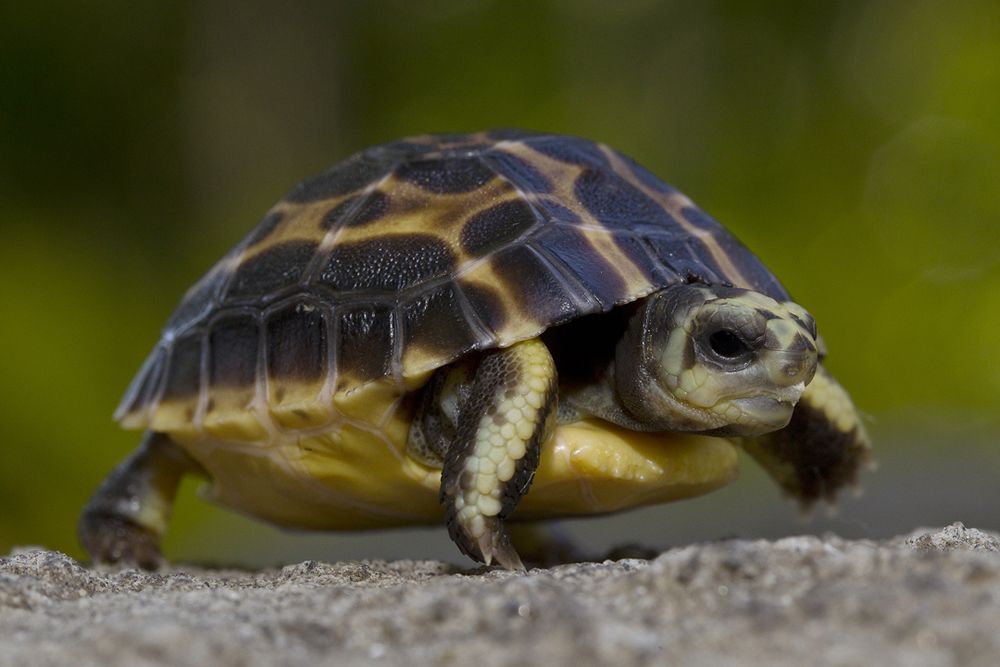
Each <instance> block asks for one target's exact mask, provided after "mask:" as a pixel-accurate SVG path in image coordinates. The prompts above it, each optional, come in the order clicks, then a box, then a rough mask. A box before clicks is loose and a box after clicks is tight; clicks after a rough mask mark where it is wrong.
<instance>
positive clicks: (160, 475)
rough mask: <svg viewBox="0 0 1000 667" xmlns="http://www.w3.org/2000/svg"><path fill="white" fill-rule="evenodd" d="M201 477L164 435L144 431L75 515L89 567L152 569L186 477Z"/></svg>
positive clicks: (158, 555)
mask: <svg viewBox="0 0 1000 667" xmlns="http://www.w3.org/2000/svg"><path fill="white" fill-rule="evenodd" d="M189 472H195V473H198V472H200V468H199V466H198V464H196V463H195V462H194V461H193V460H192V459H191V457H190V456H188V454H187V453H186V452H185V451H184V450H183V449H181V448H180V446H178V445H177V444H175V443H174V442H173V441H171V440H170V438H169V437H168V436H167V435H166V434H163V433H155V432H153V431H147V432H146V434H145V436H144V437H143V440H142V443H141V444H140V445H139V448H138V449H136V450H135V451H134V452H133V453H132V454H131V455H130V456H129V457H128V458H127V459H125V460H124V461H122V462H121V463H120V464H119V465H118V466H117V467H116V468H115V469H114V470H112V471H111V473H110V474H109V475H108V476H107V477H106V478H105V480H104V481H103V482H102V483H101V485H100V487H98V489H97V490H96V491H95V492H94V494H93V495H92V496H91V497H90V501H89V502H88V503H87V506H86V507H85V508H84V510H83V513H82V514H81V516H80V522H79V524H78V527H77V534H78V536H79V539H80V544H81V545H82V546H83V548H84V550H85V551H86V552H87V553H88V554H89V555H90V557H91V559H92V560H93V561H94V562H99V563H117V562H127V563H135V564H136V565H139V566H140V567H143V568H146V569H155V568H156V567H158V566H159V564H160V562H161V561H162V555H161V553H160V539H161V538H162V537H163V534H164V533H165V532H166V529H167V520H168V519H169V518H170V510H171V508H172V506H173V502H174V496H175V495H176V493H177V487H178V486H179V485H180V481H181V478H182V477H183V476H184V474H185V473H189Z"/></svg>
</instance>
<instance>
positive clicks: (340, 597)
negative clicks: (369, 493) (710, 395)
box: [0, 524, 1000, 667]
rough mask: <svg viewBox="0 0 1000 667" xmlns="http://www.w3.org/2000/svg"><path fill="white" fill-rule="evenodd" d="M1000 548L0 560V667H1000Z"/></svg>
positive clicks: (828, 545) (739, 545)
mask: <svg viewBox="0 0 1000 667" xmlns="http://www.w3.org/2000/svg"><path fill="white" fill-rule="evenodd" d="M998 630H1000V536H998V535H996V534H991V533H985V532H982V531H978V530H974V529H967V528H965V527H964V526H962V525H961V524H954V525H952V526H949V527H947V528H945V529H943V530H922V531H918V532H916V533H914V534H913V535H910V536H908V537H901V538H897V539H894V540H889V541H885V542H869V541H848V540H843V539H840V538H838V537H833V536H829V537H823V538H816V537H797V538H787V539H782V540H778V541H774V542H770V541H752V542H751V541H735V540H734V541H726V542H716V543H709V544H697V545H692V546H688V547H683V548H677V549H672V550H670V551H668V552H666V553H664V554H663V555H661V556H659V557H658V558H656V559H654V560H651V561H645V560H621V561H616V562H611V561H608V562H604V563H583V564H574V565H563V566H559V567H554V568H551V569H544V570H532V571H530V572H528V573H527V574H512V573H508V572H499V571H484V570H481V569H480V570H461V569H459V568H456V567H454V566H450V565H445V564H442V563H437V562H432V561H421V562H416V561H398V562H382V561H368V562H347V563H336V564H328V563H319V562H315V561H307V562H304V563H299V564H298V565H290V566H288V567H285V568H282V569H280V570H265V571H260V572H243V571H234V570H211V569H202V568H194V567H187V566H183V565H177V566H175V567H172V568H170V569H168V570H166V571H163V572H160V573H155V574H151V573H143V572H138V571H135V570H130V569H118V570H93V569H88V568H86V567H83V566H81V565H80V564H78V563H77V562H76V561H74V560H72V559H70V558H68V557H66V556H64V555H62V554H59V553H53V552H50V551H44V550H32V549H21V550H16V551H15V552H14V553H12V554H11V555H10V556H9V557H6V558H2V559H0V664H2V665H27V664H30V665H63V664H73V665H75V666H83V665H159V664H185V665H273V664H282V665H310V666H312V665H373V664H407V665H412V664H430V665H469V664H472V665H476V666H477V667H487V666H490V665H525V664H551V665H559V664H576V665H589V664H613V665H652V664H694V663H697V664H709V665H714V664H727V665H729V664H774V665H800V664H827V665H859V664H878V665H907V666H919V665H980V664H981V665H994V664H996V660H997V656H998V655H1000V632H998Z"/></svg>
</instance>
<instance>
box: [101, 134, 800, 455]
mask: <svg viewBox="0 0 1000 667" xmlns="http://www.w3.org/2000/svg"><path fill="white" fill-rule="evenodd" d="M442 161H445V162H447V166H448V168H447V169H444V168H442V167H443V166H444V165H443V164H442ZM376 222H377V225H375V224H374V223H376ZM679 281H688V282H704V283H712V284H720V283H721V284H727V285H734V286H739V287H747V288H750V289H755V290H757V291H761V292H763V293H765V294H768V295H770V296H772V297H773V298H775V299H778V300H786V299H787V298H788V295H787V293H786V292H785V290H784V288H783V287H782V286H781V285H780V284H779V283H778V282H777V280H776V279H775V278H774V277H773V276H772V275H771V274H770V273H769V272H768V271H767V270H766V269H765V268H764V267H763V266H762V265H761V264H760V262H759V261H758V260H757V259H756V257H754V256H753V255H752V254H751V253H750V252H749V251H748V250H747V249H746V248H745V247H744V246H742V244H740V243H739V241H737V240H736V239H735V238H734V237H732V236H731V235H730V234H729V233H728V232H727V231H726V230H725V229H723V228H722V227H721V225H719V224H718V223H717V222H715V221H714V220H712V219H711V218H710V217H708V216H707V215H705V214H704V213H702V212H701V211H700V210H698V209H697V208H696V207H694V205H693V204H692V203H691V202H690V200H688V199H687V198H686V197H685V196H684V195H682V194H680V193H679V192H677V191H675V190H673V189H671V188H669V186H666V185H664V184H663V183H661V182H660V181H659V180H657V179H656V178H655V177H654V176H652V175H651V174H649V172H647V171H645V170H644V169H643V168H642V167H640V166H638V165H637V164H635V163H634V162H632V161H631V160H629V159H628V158H626V157H624V156H622V155H620V154H619V153H617V152H615V151H613V150H612V149H610V148H608V147H606V146H603V145H600V144H594V143H591V142H587V141H583V140H578V139H571V138H567V137H558V136H552V135H531V134H525V133H501V134H499V135H496V134H485V133H484V134H479V135H468V136H465V135H461V136H456V137H445V138H442V137H440V136H428V137H418V138H414V139H409V140H404V141H400V142H395V143H392V144H386V145H384V146H379V147H375V148H372V149H369V150H367V151H364V152H362V153H360V154H358V155H356V156H354V157H353V158H351V159H349V160H348V161H346V162H345V163H342V164H341V165H340V166H338V167H335V168H333V169H331V170H329V171H328V172H326V173H324V174H321V175H320V176H318V177H316V178H314V179H311V180H309V181H306V182H305V183H303V184H301V185H299V186H298V187H296V188H295V189H293V190H292V191H291V192H290V193H289V194H288V195H287V196H286V197H285V199H284V200H282V201H281V202H279V203H278V204H277V205H276V206H275V207H274V208H273V209H272V210H271V211H270V212H269V213H268V214H267V215H266V216H265V217H264V219H263V220H262V221H261V223H260V224H259V225H258V227H257V228H256V229H255V230H253V232H251V234H250V235H248V236H247V238H246V239H244V241H243V242H242V243H241V244H239V245H238V246H237V247H236V248H235V249H234V250H233V251H232V252H231V253H230V254H229V255H227V256H226V257H225V258H223V260H222V261H221V262H220V263H219V264H218V265H216V267H214V268H213V269H212V270H211V271H210V272H209V274H208V275H207V276H205V278H204V279H202V280H201V281H200V282H199V283H198V284H196V285H195V286H194V287H193V288H192V289H191V290H190V291H189V293H188V294H187V295H186V297H185V299H184V301H183V302H182V303H181V305H180V306H179V308H178V310H177V311H176V313H175V314H174V316H173V317H172V318H171V319H170V320H169V321H168V323H167V327H166V329H165V331H164V335H163V338H162V339H161V342H160V344H159V345H158V346H157V348H156V349H155V350H154V352H153V353H152V354H151V355H150V358H149V359H148V360H147V363H146V364H145V365H144V367H143V369H142V370H141V371H140V373H139V375H138V376H137V378H136V380H135V381H134V382H133V385H132V387H130V389H129V391H128V392H127V394H126V396H125V399H124V400H123V402H122V405H121V406H120V408H119V411H118V414H117V416H118V417H119V418H120V419H121V420H122V421H123V423H124V424H125V425H126V426H131V427H147V428H153V429H155V430H166V431H183V430H193V431H201V430H207V431H208V432H209V433H213V432H214V433H216V434H218V433H221V432H224V433H225V435H226V438H227V439H236V440H246V441H258V440H266V439H267V437H268V432H269V431H272V430H274V427H275V426H276V427H277V429H278V430H291V431H299V430H302V431H310V430H313V429H322V428H324V427H328V426H329V424H331V423H332V421H333V422H336V421H343V419H344V415H342V414H341V415H337V414H334V413H333V412H336V410H334V411H333V412H331V407H330V406H331V403H333V404H336V402H337V401H336V398H335V397H336V396H343V395H344V394H345V392H355V391H356V390H357V388H358V387H362V386H365V385H366V384H368V383H372V382H377V383H384V384H388V385H391V387H386V392H385V393H383V394H379V395H389V394H391V393H393V392H395V394H397V397H398V396H402V395H404V394H406V392H408V391H409V390H411V389H413V388H415V387H417V386H419V385H420V384H421V383H422V382H423V380H424V378H425V377H426V375H427V374H428V373H429V372H430V371H432V370H434V369H435V368H438V367H440V366H443V365H445V364H447V363H449V362H451V361H452V360H454V359H456V358H458V357H460V356H462V355H464V354H467V353H469V352H470V351H472V350H476V349H488V348H491V347H497V346H507V345H510V344H512V343H514V342H517V341H520V340H525V339H528V338H531V337H534V336H536V335H538V334H539V333H540V332H542V331H543V330H545V329H548V328H551V327H554V326H556V325H558V324H560V323H561V322H565V321H568V320H571V319H574V318H578V317H580V316H583V315H587V314H590V313H598V312H604V311H607V310H609V309H611V308H613V307H614V306H615V305H617V304H621V303H626V302H630V301H634V300H635V299H637V298H640V297H641V296H644V295H645V294H648V293H649V292H651V291H654V290H655V289H658V288H660V287H663V286H665V285H667V284H671V283H675V282H679ZM495 285H499V286H500V288H499V289H497V288H496V287H494V286H495ZM397 404H398V400H397V401H395V402H394V401H389V404H387V405H386V410H385V413H384V414H383V415H382V416H381V417H380V418H377V419H375V418H372V417H371V416H370V415H365V418H364V421H365V422H367V423H368V424H370V425H372V426H373V427H375V428H379V427H380V426H382V425H383V424H384V420H385V419H387V418H389V416H391V413H392V412H393V411H394V410H395V408H396V405H397ZM248 411H249V413H250V414H251V416H252V417H253V418H250V419H248V418H247V414H248ZM268 420H271V421H276V422H278V423H277V424H276V425H275V424H267V423H262V422H267V421H268ZM254 422H257V423H256V424H255V423H254ZM213 424H214V425H215V426H216V428H215V429H213V428H211V427H212V425H213ZM206 426H207V427H208V428H207V429H205V427H206Z"/></svg>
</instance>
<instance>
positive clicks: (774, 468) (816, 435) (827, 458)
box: [743, 365, 871, 507]
mask: <svg viewBox="0 0 1000 667" xmlns="http://www.w3.org/2000/svg"><path fill="white" fill-rule="evenodd" d="M743 446H744V448H745V449H746V450H747V452H748V453H749V454H750V455H751V456H753V458H754V459H756V460H757V462H758V463H760V464H761V465H762V466H763V467H764V469H765V470H767V472H768V473H769V474H770V475H771V477H773V478H774V480H775V481H776V482H778V484H779V485H780V486H781V488H782V489H784V491H785V492H786V493H788V494H789V495H791V496H794V497H796V498H798V500H799V502H800V503H801V504H802V505H803V507H809V506H811V505H812V504H813V503H815V502H816V501H817V500H827V501H833V500H834V499H835V498H836V496H837V493H838V492H839V491H840V489H842V488H843V487H845V486H856V485H857V478H858V472H859V471H860V470H861V468H862V467H864V466H865V465H866V464H868V463H869V460H870V458H871V443H870V441H869V440H868V434H867V433H866V432H865V428H864V425H863V424H862V423H861V419H860V416H859V415H858V412H857V410H856V409H855V407H854V404H853V403H852V402H851V398H850V396H848V395H847V392H846V391H844V388H843V387H841V386H840V385H839V384H838V383H837V381H836V380H834V379H833V376H831V375H830V374H829V373H828V372H827V371H826V369H825V368H823V366H822V365H820V366H817V367H816V375H815V376H814V377H813V380H812V382H810V383H809V385H808V386H807V387H806V390H805V392H804V393H803V394H802V398H800V399H799V402H798V404H797V405H796V406H795V411H794V412H793V413H792V419H791V421H790V422H789V423H788V426H786V427H785V428H783V429H781V430H778V431H774V432H773V433H768V434H766V435H762V436H758V437H755V438H744V439H743Z"/></svg>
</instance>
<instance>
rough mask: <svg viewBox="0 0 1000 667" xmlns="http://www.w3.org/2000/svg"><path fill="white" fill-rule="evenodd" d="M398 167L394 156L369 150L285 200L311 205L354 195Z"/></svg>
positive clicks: (294, 190) (301, 185) (305, 183)
mask: <svg viewBox="0 0 1000 667" xmlns="http://www.w3.org/2000/svg"><path fill="white" fill-rule="evenodd" d="M394 164H395V160H394V159H392V158H391V157H389V156H385V155H382V156H381V157H380V156H378V153H376V152H375V151H372V150H368V151H365V152H364V153H360V154H357V155H354V156H352V157H351V158H349V159H347V160H346V161H344V162H341V163H340V164H338V165H335V166H333V167H331V168H330V169H327V170H326V171H324V172H323V173H322V174H319V175H318V176H315V177H313V178H310V179H307V180H305V181H303V182H302V183H299V184H298V185H296V186H295V187H294V188H292V190H291V191H290V192H289V193H288V194H287V195H285V200H287V201H290V202H295V203H308V202H312V201H319V200H321V199H328V198H330V197H339V196H342V195H346V194H350V193H352V192H355V191H357V190H360V189H361V188H363V187H365V186H366V185H368V184H369V183H371V182H372V181H375V180H378V179H380V178H382V177H383V176H385V175H386V174H388V173H389V171H391V170H392V168H393V166H394Z"/></svg>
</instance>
